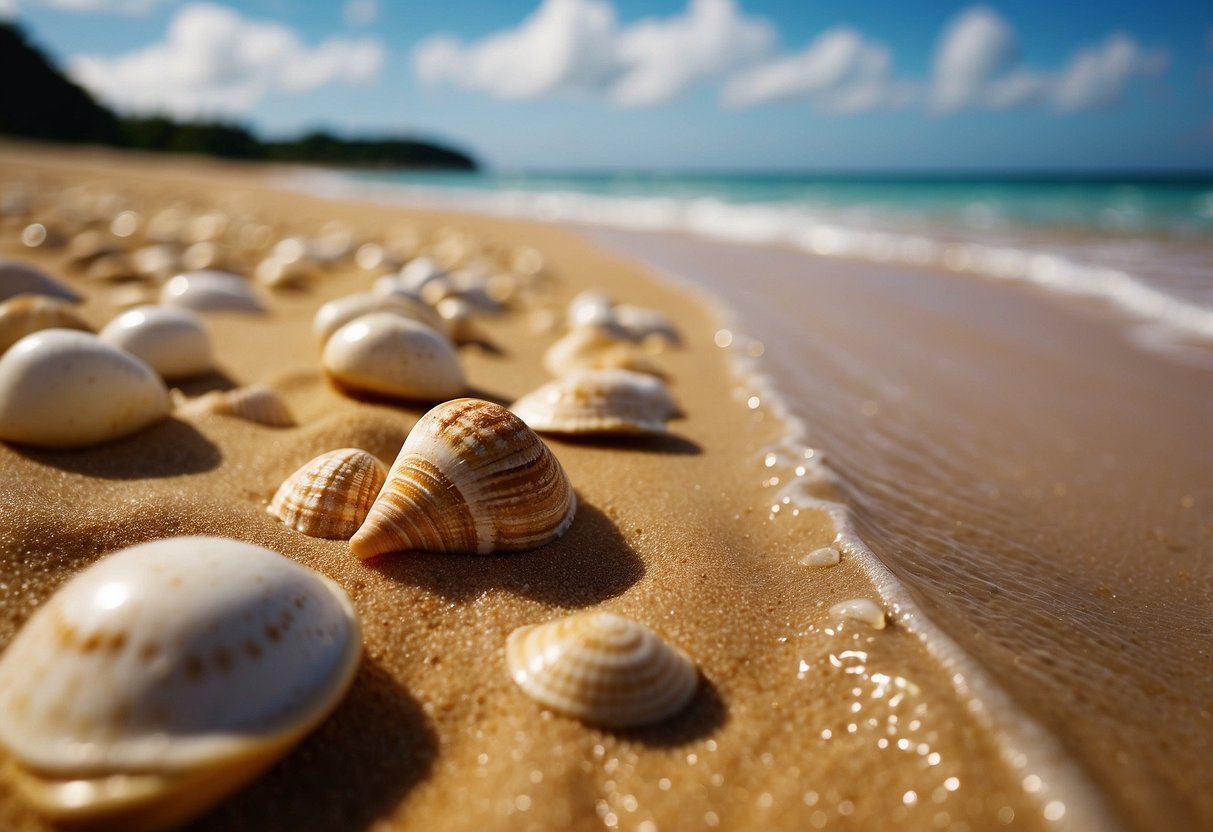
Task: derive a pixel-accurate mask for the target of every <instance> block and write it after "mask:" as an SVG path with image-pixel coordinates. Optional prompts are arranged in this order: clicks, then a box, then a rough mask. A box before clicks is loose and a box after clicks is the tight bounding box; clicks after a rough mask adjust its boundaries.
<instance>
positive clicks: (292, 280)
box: [253, 256, 317, 289]
mask: <svg viewBox="0 0 1213 832" xmlns="http://www.w3.org/2000/svg"><path fill="white" fill-rule="evenodd" d="M316 275H317V273H316V270H315V269H314V268H313V267H312V265H311V263H310V262H309V261H307V260H280V259H278V258H277V257H274V256H270V257H267V258H265V259H264V260H262V261H261V262H260V263H258V264H257V266H256V267H255V268H254V269H253V279H254V280H256V281H257V282H258V283H260V284H261V285H262V286H268V287H269V288H271V289H302V288H303V287H305V286H306V285H307V284H308V283H310V282H312V281H313V280H315V279H316Z"/></svg>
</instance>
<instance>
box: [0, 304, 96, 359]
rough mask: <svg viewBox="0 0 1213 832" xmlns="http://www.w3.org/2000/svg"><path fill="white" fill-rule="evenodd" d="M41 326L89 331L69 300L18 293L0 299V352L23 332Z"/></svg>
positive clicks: (86, 323) (86, 324)
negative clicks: (9, 297) (2, 300)
mask: <svg viewBox="0 0 1213 832" xmlns="http://www.w3.org/2000/svg"><path fill="white" fill-rule="evenodd" d="M43 329H80V330H84V331H85V332H92V331H93V328H92V327H91V326H89V325H88V322H87V321H85V320H84V319H83V318H81V317H80V314H79V313H78V312H76V311H75V310H74V309H72V306H71V304H69V303H67V302H66V301H62V300H59V299H58V298H51V297H47V296H45V295H18V296H17V297H15V298H11V299H9V300H6V301H4V303H0V353H2V352H4V351H5V350H7V349H8V348H9V347H11V346H12V345H13V344H15V343H17V342H18V341H19V340H21V339H22V338H24V337H25V336H26V335H29V334H30V333H32V332H38V331H39V330H43Z"/></svg>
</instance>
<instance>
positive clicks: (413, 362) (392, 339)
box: [322, 312, 467, 401]
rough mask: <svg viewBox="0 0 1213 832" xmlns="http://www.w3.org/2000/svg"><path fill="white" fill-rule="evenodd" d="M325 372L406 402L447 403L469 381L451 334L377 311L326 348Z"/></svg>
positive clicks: (343, 331)
mask: <svg viewBox="0 0 1213 832" xmlns="http://www.w3.org/2000/svg"><path fill="white" fill-rule="evenodd" d="M322 360H323V363H324V369H325V370H326V371H327V372H328V373H329V375H330V376H332V378H333V379H334V380H335V381H337V382H338V383H339V384H340V385H342V386H344V387H347V388H350V389H353V390H362V391H365V392H369V393H379V394H382V395H386V396H394V397H397V398H403V399H416V400H419V401H442V400H443V399H449V398H451V397H452V396H458V395H459V394H460V393H462V392H463V391H464V390H465V389H466V387H467V383H466V381H465V380H464V375H463V368H462V367H460V366H459V355H458V353H456V352H455V347H454V346H453V345H452V344H451V342H450V341H448V340H447V338H446V336H445V335H442V334H440V333H438V332H435V331H434V330H433V329H431V328H430V327H428V326H426V325H425V324H423V323H419V322H417V321H414V320H411V319H409V318H406V317H403V316H401V315H397V314H394V313H390V312H373V313H371V314H369V315H363V316H362V317H360V318H355V319H354V320H352V321H350V322H349V323H348V324H346V325H345V326H343V327H341V328H340V329H338V330H337V331H336V332H334V333H333V335H332V336H331V337H330V338H329V339H328V341H327V342H326V343H325V345H324V354H323V357H322Z"/></svg>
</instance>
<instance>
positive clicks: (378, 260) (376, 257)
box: [354, 243, 400, 274]
mask: <svg viewBox="0 0 1213 832" xmlns="http://www.w3.org/2000/svg"><path fill="white" fill-rule="evenodd" d="M354 265H356V266H357V267H358V268H360V269H362V271H364V272H373V273H375V274H383V273H384V272H392V271H398V270H399V269H400V261H398V260H397V259H396V258H395V257H393V256H392V254H391V253H390V252H389V251H387V250H386V249H385V248H384V247H383V246H381V245H379V244H378V243H363V244H362V245H360V246H359V247H358V250H357V251H356V252H354Z"/></svg>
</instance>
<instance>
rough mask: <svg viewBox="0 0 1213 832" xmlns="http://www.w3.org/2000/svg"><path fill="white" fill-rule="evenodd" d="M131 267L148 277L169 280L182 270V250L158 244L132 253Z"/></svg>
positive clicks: (177, 247) (165, 244)
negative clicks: (169, 277)
mask: <svg viewBox="0 0 1213 832" xmlns="http://www.w3.org/2000/svg"><path fill="white" fill-rule="evenodd" d="M131 267H132V268H133V269H134V270H135V271H136V272H137V273H138V274H141V275H144V276H146V277H156V278H162V279H163V278H167V277H168V276H169V275H171V274H173V273H174V272H176V271H178V270H180V268H181V248H180V247H179V246H176V245H173V244H171V243H156V244H153V245H149V246H143V247H142V248H137V249H135V250H134V251H132V252H131Z"/></svg>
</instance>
